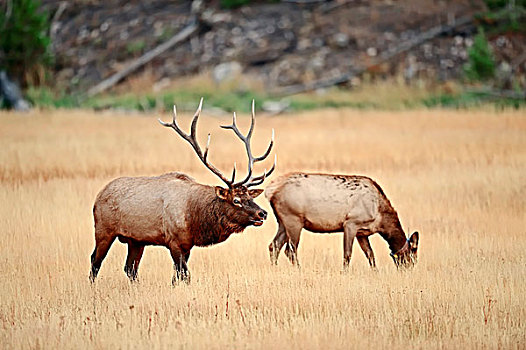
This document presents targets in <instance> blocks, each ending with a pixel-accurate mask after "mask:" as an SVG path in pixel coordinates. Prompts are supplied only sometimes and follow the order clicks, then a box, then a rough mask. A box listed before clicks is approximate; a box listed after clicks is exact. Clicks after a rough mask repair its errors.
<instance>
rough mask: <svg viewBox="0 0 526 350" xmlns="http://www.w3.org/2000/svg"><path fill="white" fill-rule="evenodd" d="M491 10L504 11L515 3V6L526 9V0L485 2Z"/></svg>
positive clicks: (491, 0)
mask: <svg viewBox="0 0 526 350" xmlns="http://www.w3.org/2000/svg"><path fill="white" fill-rule="evenodd" d="M484 2H485V3H486V5H487V6H488V8H489V9H490V10H498V9H502V8H504V7H506V6H509V5H510V4H512V3H515V6H523V7H526V0H485V1H484Z"/></svg>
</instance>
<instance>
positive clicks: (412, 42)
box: [272, 16, 474, 96]
mask: <svg viewBox="0 0 526 350" xmlns="http://www.w3.org/2000/svg"><path fill="white" fill-rule="evenodd" d="M473 20H474V17H473V16H465V17H462V18H460V19H458V20H456V21H454V22H453V23H452V24H447V25H440V26H436V27H433V28H431V29H429V30H427V31H425V32H423V33H422V34H420V35H418V36H416V37H414V38H412V39H409V40H407V41H404V42H403V43H401V44H400V45H398V46H396V47H394V48H393V49H391V50H387V51H385V52H383V53H381V54H380V55H379V56H378V58H377V59H375V60H374V61H373V62H372V63H371V64H369V65H367V66H362V67H356V68H355V69H353V70H351V71H348V72H346V73H344V74H341V75H339V76H336V77H332V78H329V79H320V80H316V81H313V82H311V83H308V84H296V85H289V86H285V87H283V88H280V89H277V90H276V91H274V92H272V94H273V95H278V96H289V95H295V94H299V93H302V92H306V91H312V90H316V89H321V88H327V87H330V86H334V85H337V84H343V83H346V82H347V81H349V80H350V79H351V78H353V77H355V76H358V75H361V74H362V73H363V72H365V71H367V70H368V69H369V68H371V67H374V66H376V65H379V64H381V63H383V62H386V61H389V60H391V59H392V58H394V57H396V56H398V55H399V54H401V53H403V52H406V51H409V50H411V49H412V48H413V47H415V46H418V45H420V44H423V43H424V42H426V41H428V40H431V39H434V38H436V37H437V36H439V35H442V34H444V33H447V32H449V31H451V30H453V29H455V28H457V27H460V26H463V25H466V24H469V23H471V22H472V21H473Z"/></svg>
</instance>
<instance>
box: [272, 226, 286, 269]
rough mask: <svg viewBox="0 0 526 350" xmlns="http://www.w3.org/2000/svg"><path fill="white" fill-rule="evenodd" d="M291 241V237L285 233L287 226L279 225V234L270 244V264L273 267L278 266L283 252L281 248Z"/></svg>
mask: <svg viewBox="0 0 526 350" xmlns="http://www.w3.org/2000/svg"><path fill="white" fill-rule="evenodd" d="M288 240H289V237H288V236H287V232H286V231H285V226H283V224H281V222H280V223H279V227H278V232H277V233H276V236H275V237H274V239H273V240H272V242H270V244H269V246H268V250H269V253H270V262H271V263H272V264H273V265H277V264H278V257H279V252H280V251H281V248H283V245H284V244H285V243H286V242H287V241H288Z"/></svg>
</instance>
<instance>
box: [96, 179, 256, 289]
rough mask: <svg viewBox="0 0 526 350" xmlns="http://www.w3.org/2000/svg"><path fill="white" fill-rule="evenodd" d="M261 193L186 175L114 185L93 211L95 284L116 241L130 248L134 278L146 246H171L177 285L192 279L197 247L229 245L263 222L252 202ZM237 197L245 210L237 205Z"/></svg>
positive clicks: (106, 189) (129, 271)
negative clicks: (239, 234) (235, 235)
mask: <svg viewBox="0 0 526 350" xmlns="http://www.w3.org/2000/svg"><path fill="white" fill-rule="evenodd" d="M259 193H261V190H247V189H246V188H244V187H239V188H234V189H232V190H231V191H227V190H223V189H221V188H220V187H213V186H207V185H202V184H199V183H197V182H195V181H194V180H193V179H191V178H190V177H189V176H187V175H184V174H180V173H168V174H164V175H161V176H156V177H121V178H118V179H115V180H113V181H111V182H110V183H109V184H108V185H106V187H104V189H102V191H101V192H100V193H99V194H98V196H97V199H96V200H95V205H94V207H93V216H94V220H95V245H96V247H95V250H94V251H93V255H92V272H91V276H90V277H91V279H92V281H93V280H94V279H95V277H96V275H97V273H98V269H99V268H100V264H101V263H102V260H103V259H104V257H105V256H106V254H107V252H108V250H109V248H110V247H111V245H112V243H113V242H114V240H115V238H118V239H119V240H120V241H121V242H123V243H127V244H128V258H127V261H126V265H125V272H126V273H127V274H128V276H129V277H130V279H132V280H134V279H135V278H136V276H137V270H138V266H139V262H140V260H141V257H142V253H143V250H144V247H145V246H146V245H160V246H165V247H167V248H168V249H169V250H170V253H171V255H172V258H173V260H174V264H175V268H176V274H175V276H174V282H175V281H176V280H178V279H185V280H186V279H188V278H189V272H188V269H187V266H186V263H187V261H188V259H189V256H190V250H191V249H192V247H194V246H208V245H212V244H216V243H220V242H223V241H225V240H226V239H227V238H228V237H229V236H230V235H231V234H232V233H235V232H241V231H243V230H244V229H245V227H246V226H248V225H252V224H254V225H260V224H261V223H262V219H264V218H265V217H266V212H265V211H264V210H262V209H261V208H259V207H258V206H257V205H256V204H255V203H254V202H253V201H252V198H253V197H256V196H257V195H258V194H259ZM252 196H253V197H252ZM234 198H236V199H237V200H239V201H241V203H242V205H241V204H240V205H234V204H232V201H233V199H234ZM241 209H243V210H241Z"/></svg>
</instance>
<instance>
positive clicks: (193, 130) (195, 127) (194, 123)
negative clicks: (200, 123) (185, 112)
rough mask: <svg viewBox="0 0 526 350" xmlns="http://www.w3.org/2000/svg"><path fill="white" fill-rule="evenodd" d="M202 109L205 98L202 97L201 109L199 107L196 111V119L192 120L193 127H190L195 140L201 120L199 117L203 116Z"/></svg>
mask: <svg viewBox="0 0 526 350" xmlns="http://www.w3.org/2000/svg"><path fill="white" fill-rule="evenodd" d="M202 108H203V98H202V97H201V101H199V107H197V110H196V111H195V114H194V118H193V119H192V126H191V127H190V135H192V138H193V139H195V131H196V129H197V120H198V119H199V116H200V115H201V109H202Z"/></svg>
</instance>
